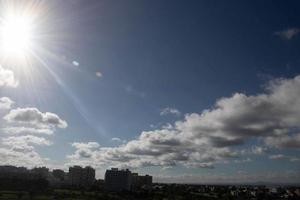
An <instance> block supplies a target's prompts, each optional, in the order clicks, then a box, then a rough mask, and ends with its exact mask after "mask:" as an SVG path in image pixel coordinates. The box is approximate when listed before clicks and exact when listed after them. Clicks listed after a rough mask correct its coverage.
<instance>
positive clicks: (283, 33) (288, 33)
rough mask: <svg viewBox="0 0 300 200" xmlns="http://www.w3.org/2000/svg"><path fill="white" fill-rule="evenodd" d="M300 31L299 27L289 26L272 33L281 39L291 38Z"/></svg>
mask: <svg viewBox="0 0 300 200" xmlns="http://www.w3.org/2000/svg"><path fill="white" fill-rule="evenodd" d="M299 33H300V28H290V29H286V30H282V31H276V32H275V33H274V34H275V35H277V36H279V37H281V38H282V39H286V40H291V39H293V38H295V37H296V36H297V35H298V34H299Z"/></svg>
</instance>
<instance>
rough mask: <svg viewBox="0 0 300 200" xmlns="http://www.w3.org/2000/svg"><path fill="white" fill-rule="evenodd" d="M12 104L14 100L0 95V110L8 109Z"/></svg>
mask: <svg viewBox="0 0 300 200" xmlns="http://www.w3.org/2000/svg"><path fill="white" fill-rule="evenodd" d="M13 104H14V102H13V101H12V100H11V99H10V98H8V97H1V98H0V110H2V109H3V110H4V109H5V110H8V109H10V108H11V106H12V105H13Z"/></svg>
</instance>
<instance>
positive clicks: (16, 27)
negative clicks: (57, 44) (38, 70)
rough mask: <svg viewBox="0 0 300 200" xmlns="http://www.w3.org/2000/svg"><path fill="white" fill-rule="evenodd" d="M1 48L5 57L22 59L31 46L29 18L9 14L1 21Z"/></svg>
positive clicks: (31, 34)
mask: <svg viewBox="0 0 300 200" xmlns="http://www.w3.org/2000/svg"><path fill="white" fill-rule="evenodd" d="M0 27H1V28H0V31H1V48H2V53H3V54H5V55H6V56H9V57H10V56H13V57H20V56H21V57H23V56H25V55H26V54H27V53H28V51H29V49H30V46H31V45H32V37H33V32H32V21H31V18H30V16H25V15H16V14H15V15H14V14H10V15H9V16H5V17H4V18H3V19H2V20H1V25H0Z"/></svg>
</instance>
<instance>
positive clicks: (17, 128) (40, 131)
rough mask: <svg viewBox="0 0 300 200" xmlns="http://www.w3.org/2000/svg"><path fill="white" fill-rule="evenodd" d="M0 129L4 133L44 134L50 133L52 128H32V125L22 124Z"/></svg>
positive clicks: (52, 131)
mask: <svg viewBox="0 0 300 200" xmlns="http://www.w3.org/2000/svg"><path fill="white" fill-rule="evenodd" d="M1 131H2V132H3V133H5V134H12V135H17V134H36V135H39V134H45V135H52V134H53V133H54V130H53V129H51V128H33V127H24V126H13V127H5V128H2V129H1Z"/></svg>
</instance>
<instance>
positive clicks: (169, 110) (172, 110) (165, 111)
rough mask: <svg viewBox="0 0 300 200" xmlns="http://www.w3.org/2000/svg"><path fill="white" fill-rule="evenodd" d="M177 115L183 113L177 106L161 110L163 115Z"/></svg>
mask: <svg viewBox="0 0 300 200" xmlns="http://www.w3.org/2000/svg"><path fill="white" fill-rule="evenodd" d="M170 114H171V115H176V116H179V115H180V114H181V113H180V111H179V110H177V109H176V108H170V107H166V108H163V109H162V110H161V111H160V115H161V116H164V115H170Z"/></svg>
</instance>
